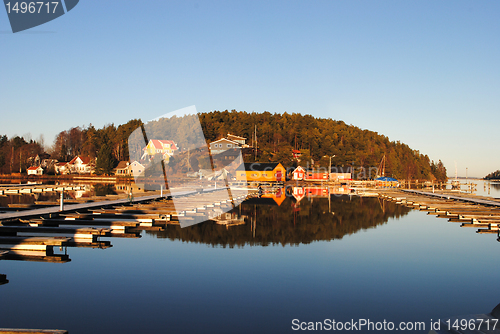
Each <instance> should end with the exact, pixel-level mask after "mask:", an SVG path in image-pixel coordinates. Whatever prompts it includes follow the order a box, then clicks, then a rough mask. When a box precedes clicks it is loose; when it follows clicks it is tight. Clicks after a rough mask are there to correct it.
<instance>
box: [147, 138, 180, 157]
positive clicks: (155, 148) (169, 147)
mask: <svg viewBox="0 0 500 334" xmlns="http://www.w3.org/2000/svg"><path fill="white" fill-rule="evenodd" d="M143 150H144V154H143V155H142V158H145V157H147V156H149V157H153V156H155V155H157V154H161V155H162V156H163V158H164V159H167V160H168V158H169V157H171V156H172V155H174V151H175V150H177V146H176V145H175V143H174V142H173V141H172V140H158V139H150V140H149V142H148V145H147V146H146V147H145V148H144V149H143Z"/></svg>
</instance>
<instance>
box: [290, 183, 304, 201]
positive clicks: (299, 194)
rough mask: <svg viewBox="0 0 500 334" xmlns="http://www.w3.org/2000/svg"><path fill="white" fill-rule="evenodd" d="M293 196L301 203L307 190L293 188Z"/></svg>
mask: <svg viewBox="0 0 500 334" xmlns="http://www.w3.org/2000/svg"><path fill="white" fill-rule="evenodd" d="M292 195H293V197H294V198H295V200H296V201H297V202H300V200H302V199H303V198H304V196H305V190H304V188H302V187H293V190H292Z"/></svg>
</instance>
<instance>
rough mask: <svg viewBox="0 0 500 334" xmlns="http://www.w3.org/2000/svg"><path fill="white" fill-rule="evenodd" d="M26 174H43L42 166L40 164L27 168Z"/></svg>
mask: <svg viewBox="0 0 500 334" xmlns="http://www.w3.org/2000/svg"><path fill="white" fill-rule="evenodd" d="M28 175H43V168H42V167H40V166H37V167H30V168H28Z"/></svg>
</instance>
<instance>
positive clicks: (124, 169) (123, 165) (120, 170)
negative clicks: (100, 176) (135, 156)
mask: <svg viewBox="0 0 500 334" xmlns="http://www.w3.org/2000/svg"><path fill="white" fill-rule="evenodd" d="M128 166H129V162H128V161H120V162H119V163H118V166H116V168H115V175H121V176H125V175H130V170H129V168H128Z"/></svg>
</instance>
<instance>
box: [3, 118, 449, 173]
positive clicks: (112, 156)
mask: <svg viewBox="0 0 500 334" xmlns="http://www.w3.org/2000/svg"><path fill="white" fill-rule="evenodd" d="M198 117H199V120H200V123H201V128H202V130H203V133H204V135H205V138H206V141H207V143H210V142H212V141H215V140H217V139H220V138H223V137H226V136H227V134H229V133H230V134H234V135H237V136H242V137H245V138H247V144H249V145H250V146H252V147H257V150H256V152H255V151H253V152H254V153H256V158H255V154H250V155H248V156H245V161H246V162H253V161H259V162H281V163H282V164H283V165H284V166H285V167H292V166H297V165H302V166H304V167H308V168H311V167H314V168H317V167H328V166H329V164H330V157H332V156H334V157H333V158H332V159H331V163H332V166H336V167H339V168H344V170H347V168H352V170H353V171H354V175H353V177H354V178H357V179H365V178H371V177H374V175H367V171H368V170H369V169H370V167H378V166H379V165H380V163H381V161H382V158H383V157H384V156H385V164H384V165H385V175H386V176H392V177H394V178H397V179H420V180H437V181H445V180H446V179H447V176H446V168H445V167H444V165H443V163H442V162H441V161H440V160H439V161H437V162H434V161H431V160H430V159H429V157H428V156H427V155H424V154H422V153H420V152H419V151H417V150H413V149H411V148H410V147H409V146H408V145H406V144H404V143H401V142H399V141H390V140H389V138H388V137H386V136H384V135H381V134H378V133H377V132H373V131H369V130H363V129H360V128H358V127H356V126H353V125H347V124H345V123H344V122H343V121H336V120H332V119H330V118H328V119H322V118H315V117H313V116H311V115H301V114H295V113H293V114H289V113H283V114H278V113H275V114H272V113H269V112H263V113H255V112H252V113H248V112H244V111H236V110H232V111H227V110H226V111H213V112H206V113H199V115H198ZM161 121H164V122H168V120H165V119H164V120H160V121H158V122H159V123H158V124H161ZM141 125H143V123H142V121H141V120H139V119H134V120H131V121H129V122H127V123H125V124H122V125H119V126H115V125H114V124H110V125H105V126H103V127H102V128H100V129H97V128H95V127H94V126H93V125H89V126H86V127H73V128H71V129H68V130H65V131H61V132H60V133H59V134H58V135H57V136H56V138H55V140H54V143H53V144H52V146H51V147H49V148H47V147H46V146H45V145H44V142H43V139H42V140H32V139H28V138H24V137H19V136H15V137H13V138H8V137H7V136H5V135H4V136H0V173H2V174H9V173H12V172H24V171H25V170H26V168H28V167H30V166H32V165H33V164H34V163H35V160H34V159H35V157H36V156H37V155H38V156H39V157H43V158H51V159H57V160H58V161H69V160H71V159H72V158H73V157H75V156H78V155H80V156H88V157H90V158H92V159H94V158H97V162H98V165H96V168H97V170H98V171H100V172H101V173H105V174H106V173H110V172H111V169H112V168H113V167H114V166H116V164H117V162H118V161H127V160H129V152H128V137H129V136H130V134H131V133H132V132H133V131H134V130H136V129H137V128H139V127H141ZM150 139H154V138H150ZM293 150H298V151H300V152H301V157H300V161H298V160H297V159H294V157H293V154H292V151H293ZM99 165H100V166H99Z"/></svg>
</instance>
